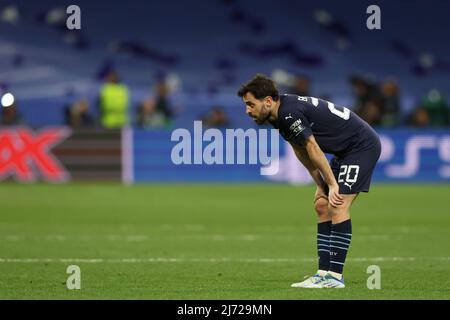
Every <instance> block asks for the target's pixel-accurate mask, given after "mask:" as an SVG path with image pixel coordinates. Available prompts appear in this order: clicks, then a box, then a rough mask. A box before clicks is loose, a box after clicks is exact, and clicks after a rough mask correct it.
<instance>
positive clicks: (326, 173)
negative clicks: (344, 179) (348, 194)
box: [303, 135, 344, 207]
mask: <svg viewBox="0 0 450 320" xmlns="http://www.w3.org/2000/svg"><path fill="white" fill-rule="evenodd" d="M303 145H304V147H305V149H306V152H307V153H308V157H309V159H310V161H311V163H312V164H313V165H314V166H315V167H316V168H317V169H319V171H320V173H321V175H322V176H323V178H324V180H325V182H326V184H327V185H328V189H329V193H328V201H329V202H330V204H331V205H332V206H334V207H337V206H339V205H341V204H342V203H343V200H344V199H343V198H342V197H341V196H340V195H339V185H338V184H337V182H336V179H335V178H334V175H333V171H332V170H331V167H330V165H329V163H328V160H327V158H326V157H325V154H324V153H323V152H322V150H321V149H320V147H319V145H318V144H317V142H316V139H315V138H314V136H313V135H310V136H309V137H308V138H306V139H305V141H304V144H303Z"/></svg>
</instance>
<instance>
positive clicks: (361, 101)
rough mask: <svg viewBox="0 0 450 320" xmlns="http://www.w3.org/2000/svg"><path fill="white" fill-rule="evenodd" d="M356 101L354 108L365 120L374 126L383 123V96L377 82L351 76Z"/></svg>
mask: <svg viewBox="0 0 450 320" xmlns="http://www.w3.org/2000/svg"><path fill="white" fill-rule="evenodd" d="M350 81H351V84H352V89H353V93H354V94H355V102H354V103H353V110H354V111H355V113H356V114H357V115H359V116H360V117H361V118H362V119H363V120H365V121H366V122H367V123H368V124H370V125H372V126H378V125H380V124H381V117H382V97H381V95H380V91H379V88H378V87H377V86H376V84H374V83H372V82H370V81H368V80H366V79H364V78H362V77H359V76H352V77H351V78H350Z"/></svg>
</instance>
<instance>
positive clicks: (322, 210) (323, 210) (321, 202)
mask: <svg viewBox="0 0 450 320" xmlns="http://www.w3.org/2000/svg"><path fill="white" fill-rule="evenodd" d="M314 210H316V213H317V215H318V216H319V217H325V216H328V200H326V199H324V198H320V199H318V200H317V201H316V202H315V203H314Z"/></svg>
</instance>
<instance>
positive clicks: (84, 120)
mask: <svg viewBox="0 0 450 320" xmlns="http://www.w3.org/2000/svg"><path fill="white" fill-rule="evenodd" d="M64 118H65V122H66V125H68V126H71V127H73V128H83V127H92V126H94V119H93V118H92V116H91V114H90V113H89V102H88V101H87V100H86V99H81V100H79V101H76V102H75V103H73V104H72V105H69V106H67V107H66V108H65V110H64Z"/></svg>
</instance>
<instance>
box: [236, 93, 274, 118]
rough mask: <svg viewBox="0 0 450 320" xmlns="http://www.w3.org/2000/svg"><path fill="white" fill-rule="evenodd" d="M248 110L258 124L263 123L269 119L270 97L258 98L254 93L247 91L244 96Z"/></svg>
mask: <svg viewBox="0 0 450 320" xmlns="http://www.w3.org/2000/svg"><path fill="white" fill-rule="evenodd" d="M242 100H244V103H245V106H246V110H245V112H246V113H247V114H248V115H249V117H251V118H253V120H254V121H255V122H256V123H257V124H263V123H264V122H266V121H267V119H268V118H269V116H270V105H271V103H270V101H271V99H270V98H269V97H266V98H264V99H262V100H258V99H256V98H255V96H254V95H253V93H251V92H247V93H246V94H245V95H244V96H243V97H242Z"/></svg>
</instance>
